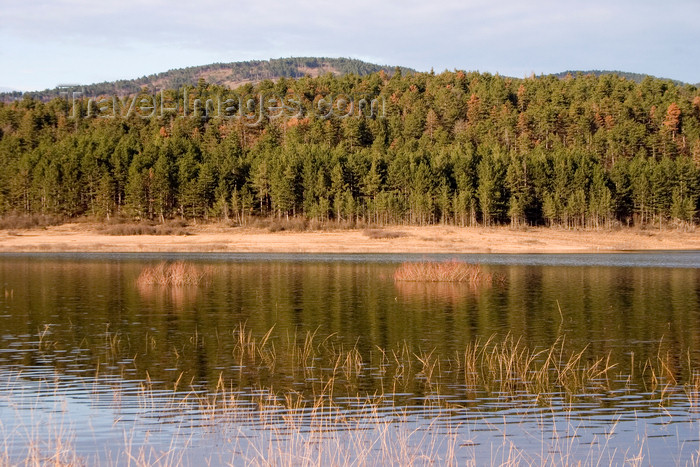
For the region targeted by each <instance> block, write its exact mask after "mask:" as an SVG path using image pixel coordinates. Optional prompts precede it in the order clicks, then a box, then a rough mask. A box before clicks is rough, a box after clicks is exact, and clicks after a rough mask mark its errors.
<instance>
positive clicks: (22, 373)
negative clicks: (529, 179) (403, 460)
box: [0, 252, 700, 465]
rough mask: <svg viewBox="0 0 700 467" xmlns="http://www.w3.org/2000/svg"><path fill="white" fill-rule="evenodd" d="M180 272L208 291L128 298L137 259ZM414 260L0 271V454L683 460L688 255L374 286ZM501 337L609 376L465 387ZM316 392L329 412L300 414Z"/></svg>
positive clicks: (694, 262) (692, 328) (516, 261)
mask: <svg viewBox="0 0 700 467" xmlns="http://www.w3.org/2000/svg"><path fill="white" fill-rule="evenodd" d="M179 258H184V259H187V260H190V261H193V262H194V263H196V264H197V265H199V266H201V267H203V268H204V267H207V268H210V271H211V277H212V279H211V281H210V282H209V283H208V284H206V285H202V286H199V287H195V288H192V287H190V288H187V287H186V288H175V289H173V288H162V287H139V286H137V284H136V279H137V277H138V275H139V273H140V272H141V270H142V269H143V268H144V266H147V265H152V264H155V263H157V262H159V261H162V260H164V259H166V260H172V259H179ZM424 258H425V259H427V258H432V259H440V258H441V257H437V256H425V255H421V256H410V255H347V256H339V255H307V256H295V255H182V256H168V255H70V254H66V255H4V256H0V388H2V391H0V421H1V422H2V425H1V426H0V432H1V433H2V434H3V435H4V449H3V450H4V451H5V452H6V455H7V456H8V457H9V459H10V460H11V461H12V460H14V461H17V460H18V459H20V458H22V457H25V456H27V455H28V454H27V453H28V449H35V450H40V451H41V452H42V454H41V455H42V456H45V459H48V458H49V457H50V455H51V453H54V452H58V451H61V449H63V448H62V447H61V445H60V444H61V443H63V444H65V445H66V446H69V448H70V451H71V452H73V453H76V454H77V455H78V456H80V457H81V459H84V460H86V461H87V463H92V462H102V463H115V464H118V463H124V462H127V461H129V458H128V456H127V455H125V454H124V452H125V451H127V452H131V453H132V455H133V456H135V457H136V454H133V453H140V455H141V456H143V457H142V459H143V460H145V461H147V462H150V463H158V462H164V463H175V462H183V463H188V462H189V463H192V464H199V463H200V462H201V461H202V460H206V461H208V462H210V463H212V464H228V463H233V464H245V463H247V462H250V461H251V460H255V459H261V458H263V459H264V458H270V459H272V460H274V456H273V455H272V454H270V452H266V453H264V454H261V453H260V452H259V450H260V446H270V445H274V446H282V448H279V449H278V451H279V452H286V451H285V449H290V450H294V451H295V452H298V451H300V450H301V451H303V452H304V453H306V454H308V455H309V456H311V457H313V456H314V455H317V453H318V452H326V454H320V456H325V455H327V452H329V451H330V452H333V451H334V450H336V451H337V450H338V449H340V450H341V451H342V450H343V449H346V450H353V449H355V450H356V448H357V446H358V445H362V446H368V447H367V452H368V453H370V454H369V457H368V458H367V459H365V461H366V462H370V463H372V461H370V460H368V459H373V457H372V454H371V453H373V452H376V451H378V450H379V447H378V446H377V445H376V439H377V437H382V436H383V437H385V439H386V440H388V441H389V442H393V443H395V444H396V445H401V446H404V447H406V449H407V450H408V451H411V449H415V450H416V452H418V450H419V449H422V448H420V446H419V445H421V443H423V444H425V440H426V439H429V449H428V451H429V454H428V455H429V456H432V457H433V459H434V460H435V459H437V460H438V462H439V460H440V459H442V458H446V457H447V456H449V455H451V452H452V451H451V450H452V449H453V450H454V451H455V454H454V455H455V456H456V457H457V459H459V460H462V461H474V462H476V463H477V464H483V463H486V464H489V463H491V464H494V463H497V464H500V463H502V462H504V461H514V463H535V464H539V463H541V461H542V459H554V460H555V461H557V462H559V463H564V462H574V461H575V460H581V461H582V462H584V463H591V464H594V463H596V464H598V463H600V464H603V465H607V464H610V463H624V462H625V461H631V460H633V459H635V458H639V457H640V456H641V457H643V459H644V462H643V463H644V464H653V465H666V464H669V465H676V464H681V465H685V464H686V463H693V462H697V460H696V459H695V457H697V454H698V448H700V423H698V422H699V420H698V413H697V405H696V402H697V399H698V396H697V391H696V388H694V387H691V384H692V383H693V381H694V379H693V378H694V376H696V369H697V368H698V364H699V363H700V254H699V253H697V252H681V253H658V254H654V253H652V254H649V253H645V254H634V253H631V254H621V255H465V256H463V257H462V259H465V260H468V261H475V262H480V263H482V264H483V265H484V267H485V268H486V269H488V270H489V271H491V272H497V273H500V274H503V275H504V276H505V279H506V280H505V283H504V285H497V286H493V287H489V288H482V289H479V290H473V289H470V288H469V287H465V286H460V285H454V284H416V283H396V282H394V280H393V272H394V270H395V269H396V267H397V264H398V263H399V262H401V261H404V260H415V259H424ZM241 326H243V328H242V327H241ZM241 329H243V330H244V332H243V334H244V336H248V337H249V338H250V339H256V341H257V342H260V341H261V340H262V339H264V336H266V335H267V336H268V340H267V342H266V349H267V350H265V352H267V353H265V354H264V355H263V353H259V354H256V353H255V352H253V353H250V354H245V352H244V351H243V350H242V349H243V346H242V344H241V342H242V341H241V339H240V337H241ZM268 331H269V334H268ZM508 336H510V337H512V338H513V339H514V340H519V341H520V344H519V345H520V346H521V348H525V349H532V350H533V351H537V350H538V349H545V348H549V347H551V346H553V345H557V343H559V344H560V347H559V348H560V349H561V351H562V352H572V353H575V352H579V351H582V358H581V365H586V364H591V363H592V362H595V361H596V360H597V359H599V358H601V357H605V358H608V356H609V362H610V365H614V367H613V369H612V370H611V371H609V372H608V373H606V378H605V381H595V380H593V381H589V382H587V383H586V384H585V385H584V386H583V387H574V388H567V387H559V386H557V387H554V388H553V389H552V392H551V393H549V394H537V393H533V392H532V391H528V390H527V388H524V389H519V390H515V391H510V392H508V393H505V392H504V391H503V390H502V389H503V386H502V385H501V386H498V384H496V383H498V382H499V381H500V382H502V381H503V380H505V378H504V377H502V375H501V376H500V377H499V376H498V375H496V376H495V377H494V380H493V382H494V384H496V386H494V385H491V386H489V385H478V387H474V386H470V385H469V384H468V382H467V381H466V380H465V377H464V374H465V370H464V369H463V368H460V366H459V361H460V358H462V356H463V355H464V351H465V349H466V348H467V347H468V346H470V345H473V344H474V343H484V342H486V341H488V340H489V339H491V342H502V341H503V340H504V339H506V338H508ZM307 342H308V343H309V344H308V346H306V347H308V348H309V349H310V350H309V352H310V353H309V355H308V358H306V359H305V358H304V356H303V355H301V354H299V355H296V354H295V353H294V352H296V350H294V349H297V350H299V349H304V348H306V347H305V343H307ZM290 349H291V350H290ZM299 352H301V350H299ZM348 355H350V356H352V358H353V359H354V360H353V361H360V362H361V363H358V364H353V363H352V362H351V361H350V359H349V357H348ZM271 356H273V357H271ZM339 356H343V358H344V360H343V361H342V362H339V360H338V358H339ZM425 361H429V362H432V363H431V365H433V366H430V365H429V366H428V367H426V366H425V365H424V364H423V362H425ZM647 361H649V362H656V364H657V367H655V368H657V369H652V368H651V367H650V366H646V365H645V362H647ZM658 362H663V365H658ZM658 368H661V370H663V374H661V372H660V371H661V370H658ZM429 370H434V371H429ZM657 377H658V378H657ZM331 379H332V381H333V385H332V388H331V389H329V385H328V381H329V380H331ZM499 384H500V383H499ZM319 395H321V396H322V397H325V398H327V399H329V400H332V402H333V403H332V404H329V405H328V406H325V405H324V406H323V407H322V408H321V409H320V410H316V411H314V410H313V408H312V405H313V401H314V400H318V399H319V397H320V396H319ZM233 396H235V402H232V400H233V399H232V397H233ZM226 398H228V399H226ZM222 399H223V400H222ZM294 400H296V401H300V402H298V403H297V404H296V405H295V403H294V402H293V401H294ZM203 401H208V402H206V403H204V402H203ZM290 401H292V402H291V403H290ZM290 405H291V406H293V408H291V409H290ZM289 420H293V421H294V426H295V427H297V428H299V429H298V430H296V431H294V430H290V422H289ZM319 433H320V435H319ZM373 442H374V443H375V444H374V445H373V444H372V443H373ZM414 445H415V446H414ZM324 446H326V447H327V446H331V448H329V449H326V451H324V450H323V447H324ZM420 452H423V451H420ZM159 453H160V454H159ZM162 453H166V454H164V457H162V458H159V457H158V456H159V455H163V454H162ZM309 453H311V454H309ZM397 456H398V455H397ZM302 457H303V456H302ZM307 457H308V456H307ZM399 458H400V456H398V457H396V459H399ZM323 459H324V462H325V461H328V462H333V459H330V458H323ZM421 459H422V460H421ZM132 460H133V459H132ZM375 460H376V459H375ZM336 461H337V459H336ZM380 461H381V460H380ZM385 461H386V459H384V460H383V461H382V462H385ZM428 461H429V459H427V458H420V457H419V458H418V461H417V462H418V463H428ZM299 462H302V461H299ZM377 462H379V461H377Z"/></svg>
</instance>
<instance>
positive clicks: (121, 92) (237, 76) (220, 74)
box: [0, 57, 414, 101]
mask: <svg viewBox="0 0 700 467" xmlns="http://www.w3.org/2000/svg"><path fill="white" fill-rule="evenodd" d="M399 69H401V71H402V72H403V73H413V72H414V70H412V69H410V68H405V67H399ZM382 70H383V71H384V72H385V73H389V74H392V73H393V72H394V70H395V67H389V66H381V65H375V64H373V63H367V62H363V61H361V60H356V59H351V58H325V57H293V58H279V59H271V60H255V61H247V62H232V63H212V64H210V65H203V66H194V67H188V68H178V69H174V70H169V71H166V72H163V73H158V74H154V75H149V76H144V77H142V78H137V79H130V80H118V81H112V82H104V83H97V84H89V85H77V86H71V87H70V89H68V90H69V91H73V90H75V91H80V92H82V93H83V95H85V96H93V97H94V96H104V95H108V96H111V95H117V96H128V95H133V94H135V93H137V92H139V91H141V89H142V88H144V87H146V88H147V89H149V90H154V89H157V90H160V89H178V88H181V87H182V86H184V85H191V86H196V85H197V83H198V82H199V80H200V79H203V80H205V81H206V82H207V83H211V84H217V85H220V86H225V87H229V88H234V87H237V86H240V85H242V84H245V83H258V82H260V81H263V80H266V79H269V80H276V79H278V78H282V77H284V78H300V77H302V76H306V75H310V76H312V77H317V76H320V75H323V74H326V73H331V74H333V75H336V76H341V75H346V74H350V73H353V74H356V75H359V76H365V75H368V74H370V73H377V72H379V71H382ZM65 90H66V89H58V88H54V89H47V90H44V91H37V92H30V93H26V94H27V95H29V96H31V97H33V98H35V99H40V100H43V101H48V100H51V99H53V98H54V97H58V96H59V93H60V92H61V91H65ZM21 97H22V93H21V92H7V93H0V101H10V100H16V99H18V98H21Z"/></svg>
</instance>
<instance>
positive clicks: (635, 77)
mask: <svg viewBox="0 0 700 467" xmlns="http://www.w3.org/2000/svg"><path fill="white" fill-rule="evenodd" d="M578 74H581V75H583V76H586V75H592V76H595V77H596V78H599V77H601V76H605V75H616V76H618V77H620V78H624V79H626V80H629V81H634V82H635V83H641V82H642V81H644V80H645V79H646V78H651V79H659V80H664V81H671V82H672V83H673V84H675V85H677V86H683V85H685V84H687V83H684V82H683V81H678V80H676V79H670V78H662V77H658V76H653V75H648V74H644V73H630V72H628V71H619V70H567V71H562V72H560V73H554V76H556V77H557V78H560V79H562V78H566V77H567V76H568V75H571V76H576V75H578ZM694 86H700V83H698V84H696V85H694Z"/></svg>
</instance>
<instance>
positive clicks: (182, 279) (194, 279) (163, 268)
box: [136, 261, 211, 286]
mask: <svg viewBox="0 0 700 467" xmlns="http://www.w3.org/2000/svg"><path fill="white" fill-rule="evenodd" d="M210 275H211V273H210V271H209V270H208V269H206V268H201V267H197V266H195V265H193V264H190V263H186V262H184V261H176V262H174V263H165V262H163V263H160V264H157V265H155V266H147V267H145V268H144V269H143V271H141V274H139V277H138V279H137V280H136V282H137V284H138V285H140V286H143V285H167V286H178V285H200V284H201V283H203V282H206V281H207V280H208V279H209V276H210Z"/></svg>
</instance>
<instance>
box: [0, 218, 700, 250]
mask: <svg viewBox="0 0 700 467" xmlns="http://www.w3.org/2000/svg"><path fill="white" fill-rule="evenodd" d="M103 227H104V226H103V225H102V224H98V223H70V224H63V225H58V226H50V227H45V228H36V229H28V230H0V252H5V253H10V252H11V253H19V252H129V253H134V252H173V253H178V252H229V253H426V254H427V253H446V254H449V253H454V254H459V253H605V252H621V251H653V250H697V249H700V232H692V231H690V232H689V231H682V230H674V229H664V230H654V229H647V230H642V229H631V228H623V229H617V230H568V229H559V228H547V227H529V228H522V229H513V228H509V227H491V228H488V227H468V228H464V227H454V226H443V225H432V226H421V227H417V226H391V227H383V228H376V229H369V230H367V229H350V230H320V231H301V232H299V231H279V232H270V231H268V230H267V229H261V228H249V227H230V226H226V225H222V224H204V225H189V226H187V227H186V228H185V229H184V230H185V231H186V233H187V235H109V234H106V233H104V229H103Z"/></svg>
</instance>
